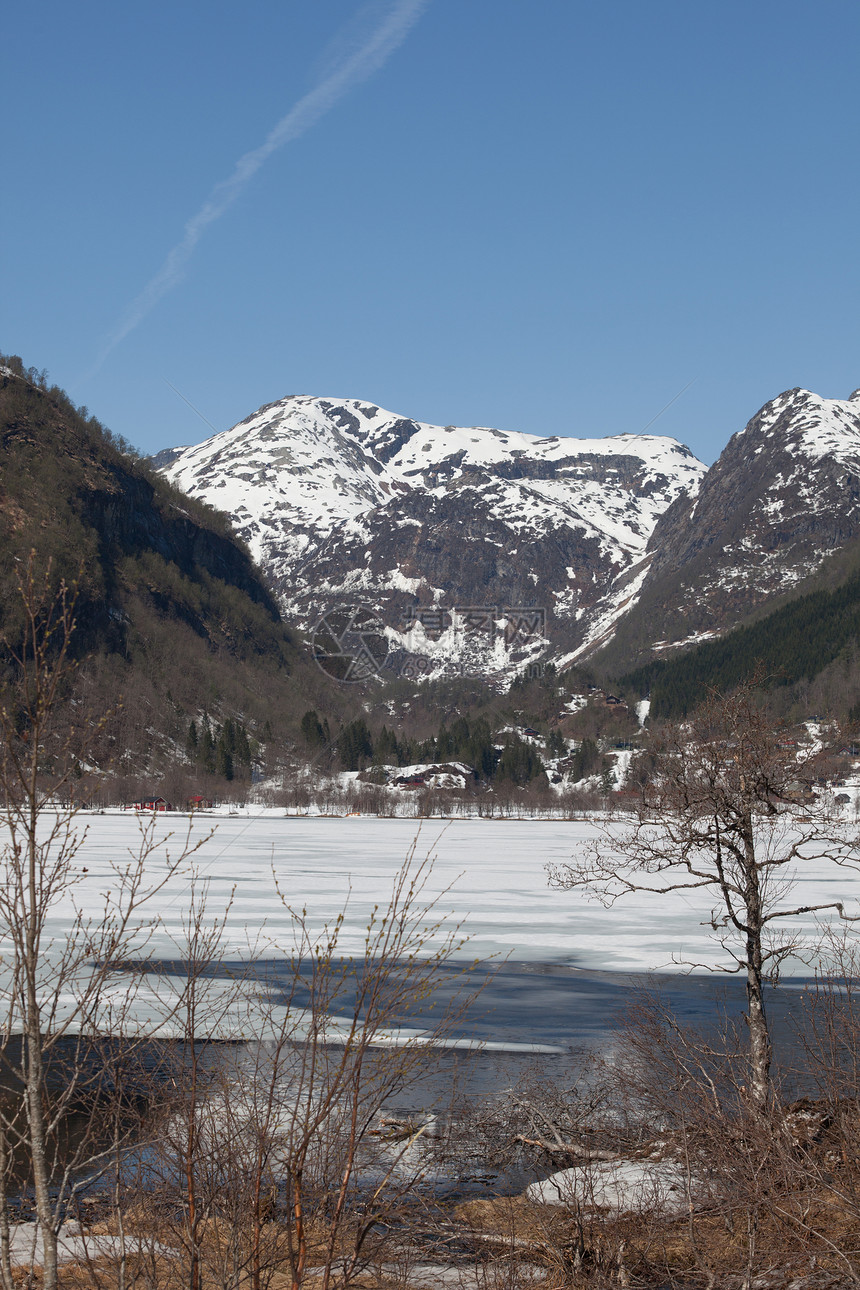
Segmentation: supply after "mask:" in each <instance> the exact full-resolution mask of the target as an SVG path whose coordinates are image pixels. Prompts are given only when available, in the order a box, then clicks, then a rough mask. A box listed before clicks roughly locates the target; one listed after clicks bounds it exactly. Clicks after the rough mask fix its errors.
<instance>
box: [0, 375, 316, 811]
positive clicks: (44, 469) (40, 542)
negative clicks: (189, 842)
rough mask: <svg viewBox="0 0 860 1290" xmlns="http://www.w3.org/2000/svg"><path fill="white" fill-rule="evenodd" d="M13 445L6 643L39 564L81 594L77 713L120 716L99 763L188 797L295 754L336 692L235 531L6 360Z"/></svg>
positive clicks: (2, 530) (2, 535) (7, 463)
mask: <svg viewBox="0 0 860 1290" xmlns="http://www.w3.org/2000/svg"><path fill="white" fill-rule="evenodd" d="M0 443H2V456H0V628H2V631H3V633H4V636H5V637H6V639H7V640H8V641H9V643H10V644H11V645H13V646H14V644H15V641H16V637H17V635H18V633H19V632H20V623H19V621H18V616H17V615H18V611H17V607H16V605H17V600H16V595H15V585H16V577H17V574H18V572H19V571H20V570H21V568H22V567H23V566H24V564H25V563H26V560H27V558H28V555H29V553H30V552H31V551H34V552H35V560H36V566H37V569H38V570H40V571H44V570H46V569H48V568H49V567H50V570H51V578H52V580H53V582H54V584H55V585H57V584H59V581H60V579H61V578H64V579H66V581H67V582H73V581H76V582H77V583H78V598H77V606H76V621H77V626H76V630H75V634H74V640H73V648H74V650H75V653H76V655H77V656H78V658H79V659H80V660H81V668H80V673H79V680H78V688H77V692H76V694H75V696H74V701H75V703H78V704H80V703H85V704H86V707H87V709H88V710H89V711H92V712H96V713H103V712H106V711H111V712H112V713H113V715H112V717H111V720H110V721H109V722H108V724H107V726H106V728H105V734H104V738H103V739H102V741H101V743H100V745H99V747H98V748H97V749H96V754H97V757H98V761H99V764H100V765H101V766H102V767H103V768H106V767H110V769H111V771H112V774H113V776H114V777H115V779H118V780H126V781H127V783H128V792H129V795H137V793H138V792H140V791H141V790H142V789H143V787H144V786H145V785H146V784H147V777H149V776H154V777H156V778H157V777H159V776H162V775H163V774H164V773H166V772H167V771H168V768H169V774H170V775H172V776H173V778H174V779H176V777H177V775H178V776H179V779H180V780H182V783H178V782H177V783H176V785H175V792H174V795H180V794H181V793H182V792H183V791H184V788H185V787H189V788H191V787H198V786H201V785H202V786H203V788H204V789H205V788H206V786H207V782H208V778H207V777H215V778H216V779H218V778H220V779H222V780H223V778H224V771H225V769H226V770H230V771H231V772H232V774H235V775H241V774H243V773H245V774H247V773H249V767H250V756H251V753H250V749H251V744H249V743H248V739H250V740H251V742H252V744H253V752H254V756H255V757H258V758H264V757H265V744H266V743H267V742H268V743H271V744H272V746H273V747H275V746H276V745H278V744H279V743H283V742H284V741H287V742H289V740H290V735H291V732H292V730H293V728H294V727H297V724H298V719H299V717H300V715H301V712H302V711H303V710H304V709H305V708H306V707H307V701H306V700H307V693H306V692H307V691H308V690H311V691H313V689H314V687H315V686H319V685H320V684H321V683H322V682H323V680H324V678H323V677H322V674H320V673H318V671H317V669H316V668H313V666H312V665H310V664H309V663H307V662H306V661H305V660H304V658H303V655H302V654H301V652H300V650H299V648H298V647H297V643H296V642H295V640H294V639H293V637H292V635H291V633H290V632H289V630H288V629H287V627H286V626H285V624H284V623H283V622H282V621H281V618H280V615H279V612H278V609H277V606H276V605H275V602H274V600H273V599H272V597H271V595H270V593H269V591H268V589H267V588H266V586H265V584H264V583H263V581H262V579H261V577H260V575H259V573H258V571H257V569H256V567H255V566H254V564H253V562H252V560H251V558H250V556H249V554H248V552H247V550H246V549H245V548H244V547H243V546H242V545H241V543H240V542H238V541H237V539H236V538H235V537H234V535H233V534H232V531H231V528H230V524H229V521H228V520H227V519H226V517H224V516H222V515H220V514H219V513H218V512H217V511H214V510H212V509H211V508H210V507H208V506H206V505H205V504H202V503H200V502H197V501H194V500H192V499H190V498H188V497H185V496H183V495H181V494H179V493H178V492H176V491H175V490H174V489H173V488H171V486H170V485H169V484H168V483H167V481H166V480H164V479H163V478H162V477H160V476H159V475H157V474H156V473H155V472H153V471H152V470H151V469H150V468H149V467H148V466H147V465H146V464H145V463H144V462H142V461H141V460H139V459H138V458H137V457H136V456H135V455H134V454H133V452H131V451H130V448H129V445H128V444H126V443H124V442H123V441H122V440H121V439H118V438H117V437H115V436H113V435H111V434H110V432H108V431H107V430H105V428H104V427H103V426H102V425H101V424H100V423H99V422H98V421H97V420H96V419H95V418H94V417H92V416H90V415H89V414H88V413H87V410H86V409H83V408H75V406H74V404H73V403H72V402H71V401H70V400H69V399H68V397H67V396H66V395H65V394H64V393H63V391H62V390H59V389H58V388H57V387H55V386H54V387H50V386H49V385H48V383H47V380H46V378H45V375H44V373H39V372H36V371H35V370H34V369H32V368H31V369H26V370H25V368H24V366H23V364H22V363H21V360H20V359H18V358H16V357H7V358H0ZM299 692H301V697H299ZM236 723H238V725H237V724H236ZM195 736H196V739H195ZM207 741H211V745H212V746H211V749H210V748H209V747H208V745H207ZM219 747H220V749H221V752H220V754H219V752H218V749H219ZM225 754H229V757H225ZM231 763H232V765H231ZM183 776H184V778H183ZM185 780H188V781H189V783H188V784H187V785H186V784H185ZM163 787H164V788H167V789H168V790H169V789H170V784H169V783H167V782H166V781H164V785H163Z"/></svg>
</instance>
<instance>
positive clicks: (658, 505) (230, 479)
mask: <svg viewBox="0 0 860 1290" xmlns="http://www.w3.org/2000/svg"><path fill="white" fill-rule="evenodd" d="M155 464H156V465H158V466H160V468H161V469H162V470H163V471H164V473H165V474H166V475H167V476H168V478H169V479H171V480H172V481H173V483H175V484H176V485H177V486H178V487H179V488H181V489H183V490H185V491H186V492H188V493H191V494H192V495H194V496H196V497H199V498H202V499H203V500H205V501H206V502H209V503H210V504H211V505H213V506H216V507H217V508H218V509H220V510H223V511H226V512H227V513H228V514H229V515H230V516H231V517H232V519H233V522H234V525H235V527H236V529H237V531H238V532H239V534H240V535H241V537H243V538H244V539H245V541H246V542H247V543H248V545H249V547H250V549H251V551H252V554H253V555H254V556H255V557H256V559H257V560H258V561H259V562H260V564H261V565H262V566H263V568H264V569H265V571H266V572H267V574H268V576H269V578H270V580H271V582H272V584H273V586H274V588H275V590H276V591H277V593H278V595H279V597H280V600H281V604H282V607H283V609H284V612H285V613H286V614H287V615H288V616H289V617H290V618H292V619H293V620H294V621H297V622H298V623H299V624H301V625H303V626H305V627H307V628H312V627H313V626H314V624H316V623H317V622H318V620H319V619H320V618H321V616H322V615H323V614H324V613H325V612H326V611H327V610H329V609H330V608H331V607H332V606H337V605H339V604H341V605H342V604H344V603H349V602H351V603H359V604H361V605H364V606H368V607H370V608H372V609H375V610H376V611H378V612H379V614H380V617H381V618H382V619H383V621H384V622H385V624H386V625H387V626H388V628H389V629H390V630H391V631H392V632H396V633H399V636H398V637H397V639H398V641H399V643H400V644H401V645H403V646H404V647H405V648H407V649H409V648H412V649H415V650H416V651H417V652H419V653H420V652H424V653H426V654H429V655H431V656H432V655H434V654H436V655H440V656H441V655H444V656H445V657H446V658H449V659H450V657H451V653H452V648H453V638H454V636H455V635H456V634H457V630H458V624H459V627H462V625H463V624H464V623H468V622H471V625H472V627H473V628H474V627H475V625H476V624H478V628H479V630H478V639H479V641H480V648H481V649H486V648H487V642H488V639H490V638H491V644H492V649H494V650H495V651H496V654H497V655H498V658H499V659H500V660H502V659H504V658H506V657H509V655H510V651H509V650H507V646H508V645H509V644H510V641H509V640H507V639H506V628H505V622H506V621H507V619H506V615H508V613H509V611H511V610H526V609H529V608H532V609H534V610H535V611H537V610H543V611H545V613H546V620H545V621H546V624H547V626H546V632H545V634H546V635H548V636H549V638H550V639H552V640H553V642H554V643H556V642H557V643H558V644H559V645H564V646H567V647H573V646H575V645H579V644H581V643H582V642H583V641H586V640H588V639H589V638H590V636H591V635H592V634H593V633H594V631H595V630H597V629H599V630H603V625H604V622H605V621H608V620H611V619H612V618H613V617H614V616H615V615H616V614H617V613H618V611H619V608H620V607H621V606H623V604H624V602H625V601H629V600H630V598H631V597H632V596H634V595H635V590H636V587H637V585H638V583H639V582H641V578H642V576H644V572H645V569H646V566H645V565H643V558H644V557H645V554H646V549H647V547H648V542H649V539H650V537H651V535H652V533H653V531H654V528H655V525H656V524H657V522H658V520H659V519H660V517H661V516H662V515H663V514H664V513H665V512H666V511H667V509H668V508H670V507H671V506H672V505H673V503H674V504H676V505H678V504H681V501H682V499H685V498H691V497H694V496H695V495H696V493H697V491H698V487H699V484H700V481H701V479H702V476H703V475H704V473H705V467H704V466H703V465H702V463H701V462H699V461H697V460H696V458H695V457H694V456H693V455H692V453H691V452H690V451H689V449H688V448H685V447H684V446H683V445H681V444H679V443H678V442H676V441H675V440H674V439H669V438H662V437H659V436H654V435H619V436H615V437H613V438H605V439H571V438H566V437H560V436H557V435H553V436H551V437H549V438H537V437H535V436H533V435H527V434H517V433H508V432H503V431H500V430H492V429H486V428H482V427H479V428H463V427H458V426H435V425H427V424H424V423H421V422H417V421H413V420H410V419H409V418H406V417H401V416H396V415H394V414H393V413H390V412H386V411H384V410H383V409H381V408H379V407H376V406H375V405H373V404H369V403H364V402H361V401H359V400H356V399H346V400H335V399H323V398H312V397H298V396H295V397H289V398H285V399H282V400H280V401H279V402H277V403H272V404H269V405H267V406H266V407H263V408H261V409H260V410H259V411H257V412H255V413H254V414H253V415H252V416H250V417H248V418H247V419H246V420H245V421H242V422H240V423H239V424H238V425H236V426H234V427H233V428H232V429H230V430H226V431H224V432H222V433H220V434H217V435H215V436H214V437H213V438H211V439H208V440H207V441H206V442H205V443H202V444H199V445H197V446H196V447H186V448H178V449H173V450H169V451H167V452H165V453H162V454H160V455H159V457H157V458H155ZM457 609H460V610H461V611H462V610H464V609H468V610H469V611H471V612H472V618H471V620H469V619H468V616H465V617H464V615H463V613H461V614H460V615H459V617H458V616H457V615H456V613H455V612H454V611H455V610H457ZM483 610H488V611H490V612H489V614H484V615H483V619H482V617H481V612H480V611H483ZM434 611H435V617H434ZM488 621H489V622H490V626H489V638H488V637H487V636H486V634H485V629H486V628H487V623H488ZM535 621H537V620H536V619H535ZM481 624H483V625H481ZM493 624H494V625H493ZM509 634H510V633H508V635H509ZM460 639H461V641H462V633H461V635H460ZM472 643H473V644H474V639H473V641H472ZM499 647H500V648H499ZM466 652H467V653H468V652H469V651H466ZM479 652H480V651H479ZM454 653H455V654H458V657H461V658H462V657H463V651H462V649H460V650H459V653H458V651H457V650H454ZM472 653H474V650H473V651H472Z"/></svg>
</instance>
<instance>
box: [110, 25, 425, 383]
mask: <svg viewBox="0 0 860 1290" xmlns="http://www.w3.org/2000/svg"><path fill="white" fill-rule="evenodd" d="M428 4H429V0H398V3H396V4H395V6H394V8H393V9H392V10H391V12H390V13H389V14H388V16H387V17H386V18H385V19H384V20H383V21H382V22H381V23H380V24H379V26H378V27H377V28H376V30H375V31H374V32H373V34H372V35H371V37H370V39H369V40H367V41H366V42H365V43H364V44H363V45H362V46H361V48H360V49H358V50H356V51H355V53H353V54H351V55H349V56H347V57H343V58H341V60H340V61H339V62H338V63H336V65H335V66H334V67H333V68H332V69H331V70H330V71H329V72H328V73H327V74H326V75H325V76H324V78H323V79H322V80H321V81H320V82H319V84H318V85H316V86H315V87H314V88H313V89H312V90H310V91H309V92H308V93H307V94H305V96H304V98H301V99H299V101H298V103H297V104H296V105H295V107H293V108H291V110H290V111H289V112H288V113H287V115H286V116H284V117H282V118H281V120H280V121H279V122H278V124H277V125H276V126H275V127H274V129H273V130H271V131H270V132H269V134H268V136H267V138H266V139H265V141H264V142H263V143H261V144H260V146H259V147H258V148H254V149H252V151H251V152H246V153H245V155H244V156H243V157H240V158H239V160H238V161H237V162H236V166H235V168H234V170H233V173H232V174H231V175H230V176H229V178H227V179H222V180H221V181H220V183H217V184H216V185H215V187H214V188H213V189H212V191H211V193H210V194H209V196H208V198H207V199H206V201H205V202H204V203H203V205H202V206H201V207H200V210H199V211H198V212H197V214H196V215H194V216H192V218H191V219H190V220H189V221H188V223H187V224H186V225H185V235H184V237H183V238H182V241H181V242H178V243H177V244H176V246H175V247H174V248H173V250H172V251H171V252H170V254H169V255H168V257H167V259H166V260H165V261H164V264H163V265H162V266H161V268H160V269H159V271H158V273H156V275H155V277H154V278H153V279H152V280H151V281H150V282H148V283H147V285H146V286H145V287H144V289H143V291H141V293H140V295H139V296H138V297H137V298H136V299H135V300H133V301H132V303H131V304H130V305H129V307H128V309H127V310H126V312H125V314H124V315H123V317H122V319H121V320H120V322H119V324H118V325H117V327H116V328H115V329H114V331H113V332H112V333H111V335H110V336H109V337H108V339H107V341H106V342H105V344H104V346H103V347H102V350H101V352H100V354H99V356H98V358H97V359H96V362H95V365H94V366H93V368H92V370H91V371H90V372H89V374H88V375H89V376H94V375H95V373H96V372H97V371H98V370H99V368H100V367H101V365H102V363H104V361H105V359H106V358H107V356H108V354H110V352H111V350H113V349H115V348H116V346H117V345H119V343H120V342H121V341H123V340H124V339H125V338H126V336H127V335H128V334H129V332H131V331H133V330H134V328H135V327H137V325H138V323H140V322H142V321H143V319H144V318H145V317H146V315H147V314H148V313H149V312H150V310H152V309H153V308H154V307H155V305H157V304H158V302H159V300H161V298H162V296H164V295H166V294H167V292H168V291H170V290H171V288H172V287H175V286H176V284H177V283H178V282H179V280H180V278H181V277H182V272H183V269H184V268H185V265H186V264H187V263H188V260H189V259H190V258H191V255H192V253H193V251H194V248H195V247H196V245H197V243H198V242H199V241H200V238H201V237H202V236H203V233H204V231H205V230H206V229H207V228H208V227H209V225H210V224H214V223H215V221H216V220H217V219H220V217H221V216H222V215H223V214H224V212H225V211H226V210H227V208H228V207H229V206H232V204H233V202H234V201H235V200H236V198H237V197H238V196H239V194H240V193H241V192H242V190H243V189H244V188H245V186H246V185H247V184H248V183H249V181H250V180H251V179H253V177H254V175H255V174H256V173H257V171H258V170H259V169H260V167H261V166H262V165H263V163H264V162H266V161H268V159H269V157H271V155H272V153H273V152H277V150H278V149H279V148H282V147H283V146H284V144H285V143H290V142H291V141H292V140H293V139H298V138H299V136H300V135H302V134H304V133H305V132H306V131H307V130H309V129H310V128H311V126H312V125H315V124H316V122H317V121H318V120H319V119H320V117H322V116H324V115H325V114H326V112H328V111H330V110H331V108H333V107H334V106H335V104H336V103H337V102H338V101H339V100H340V99H342V98H343V96H344V94H346V93H347V92H348V91H349V90H351V89H353V88H354V87H355V86H356V85H359V84H360V83H361V82H362V81H366V80H367V79H368V77H369V76H372V75H373V73H374V72H378V71H379V69H380V68H381V67H382V66H383V64H384V63H386V62H387V61H388V59H389V58H390V57H391V55H392V54H393V53H394V52H395V50H396V49H397V48H398V47H399V46H400V45H401V44H402V43H403V41H404V40H405V39H406V37H407V36H408V34H409V32H410V30H411V29H412V27H413V26H414V25H415V23H416V22H417V21H418V19H419V18H420V16H421V13H422V11H423V10H424V9H425V8H426V7H427V5H428Z"/></svg>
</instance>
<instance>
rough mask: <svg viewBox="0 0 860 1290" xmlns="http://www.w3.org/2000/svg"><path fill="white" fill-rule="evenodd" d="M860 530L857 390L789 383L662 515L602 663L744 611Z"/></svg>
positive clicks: (629, 658) (692, 634) (643, 653)
mask: <svg viewBox="0 0 860 1290" xmlns="http://www.w3.org/2000/svg"><path fill="white" fill-rule="evenodd" d="M858 536H860V391H858V392H855V393H854V394H853V395H851V397H850V398H849V399H846V400H839V399H824V398H821V397H820V396H818V395H816V394H813V393H811V392H810V391H808V390H801V389H795V390H789V391H787V392H786V393H784V394H781V395H780V396H779V397H778V398H776V399H773V400H772V401H771V402H769V403H767V404H765V406H764V407H763V408H762V409H761V410H760V412H758V413H757V414H756V416H754V417H753V418H752V420H751V421H750V422H749V423H748V424H747V426H746V427H745V428H744V429H743V430H742V431H740V432H739V433H738V434H736V435H734V436H733V437H732V439H731V440H730V441H729V443H728V445H727V446H726V448H725V450H724V451H723V453H722V454H721V456H720V457H719V459H718V461H717V462H716V463H715V464H714V465H713V466H712V467H711V468H710V470H709V471H708V473H707V474H706V475H705V477H704V479H703V480H702V484H701V488H700V489H699V492H698V495H697V496H696V497H695V498H690V497H686V498H679V499H678V501H677V502H675V504H674V505H673V506H671V507H670V508H669V509H668V510H667V511H666V513H665V514H664V515H663V516H662V517H661V518H660V520H659V521H658V523H657V524H656V525H655V528H654V532H653V534H652V536H651V540H650V543H649V556H650V568H649V570H648V573H647V576H646V577H645V579H644V580H643V584H642V590H641V594H640V596H639V599H638V602H637V603H636V606H635V608H633V609H632V610H631V612H630V613H629V614H628V615H627V616H626V617H625V618H623V619H621V620H620V621H619V622H617V623H616V624H615V635H614V639H613V640H612V643H611V645H610V646H609V647H608V648H607V649H606V650H605V651H604V652H603V653H602V654H601V655H600V656H599V661H600V665H601V666H603V667H606V668H609V669H610V670H616V671H617V670H622V669H623V668H624V667H626V666H629V665H630V663H631V662H633V661H635V660H637V659H639V660H644V659H646V658H648V657H649V656H653V655H654V654H656V655H660V654H662V653H665V651H666V650H668V649H673V648H681V647H684V646H686V645H689V644H692V643H695V641H696V640H697V639H701V638H702V637H703V636H713V635H717V634H720V633H721V632H724V631H727V630H729V629H731V628H733V627H735V626H736V625H738V624H741V623H743V622H745V621H747V620H748V619H749V618H750V616H751V615H754V614H755V613H756V612H757V611H758V610H760V609H761V607H762V606H766V605H767V604H768V603H769V602H770V601H772V600H774V599H775V598H781V597H784V596H786V595H790V594H792V592H793V591H794V590H795V589H797V588H798V587H799V586H800V585H801V584H802V583H803V582H804V580H805V579H806V578H808V577H809V576H810V574H812V573H813V572H814V571H815V570H816V569H818V568H819V567H820V566H821V564H822V563H823V562H824V561H825V560H826V559H827V558H828V557H829V556H830V555H832V553H833V552H835V551H838V550H840V549H841V548H842V547H844V546H845V545H846V544H847V543H850V542H851V541H852V540H853V539H854V538H856V537H858Z"/></svg>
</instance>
